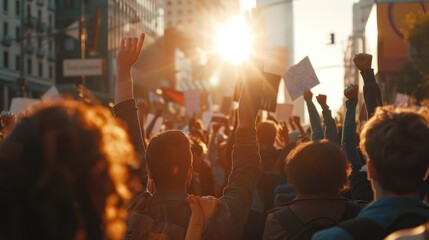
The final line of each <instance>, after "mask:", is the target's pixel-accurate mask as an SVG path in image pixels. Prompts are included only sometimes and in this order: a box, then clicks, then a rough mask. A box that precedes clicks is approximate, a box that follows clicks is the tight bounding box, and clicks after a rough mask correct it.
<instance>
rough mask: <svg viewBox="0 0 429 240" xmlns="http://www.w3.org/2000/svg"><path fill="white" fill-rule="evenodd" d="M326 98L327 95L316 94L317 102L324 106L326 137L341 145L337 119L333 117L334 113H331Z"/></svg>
mask: <svg viewBox="0 0 429 240" xmlns="http://www.w3.org/2000/svg"><path fill="white" fill-rule="evenodd" d="M326 98H327V96H326V95H323V94H319V95H318V96H316V100H317V102H318V103H319V105H320V106H321V107H322V115H323V122H324V124H325V137H326V139H328V140H329V141H331V142H334V143H337V144H338V145H340V144H341V141H340V136H338V128H337V124H336V123H335V120H334V118H333V117H332V113H331V110H330V109H329V106H328V104H327V103H326Z"/></svg>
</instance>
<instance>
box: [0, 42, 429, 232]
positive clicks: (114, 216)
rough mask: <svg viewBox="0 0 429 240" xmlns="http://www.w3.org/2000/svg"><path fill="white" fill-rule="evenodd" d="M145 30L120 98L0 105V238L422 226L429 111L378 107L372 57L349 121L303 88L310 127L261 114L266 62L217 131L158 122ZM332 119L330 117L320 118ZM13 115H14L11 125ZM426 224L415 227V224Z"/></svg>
mask: <svg viewBox="0 0 429 240" xmlns="http://www.w3.org/2000/svg"><path fill="white" fill-rule="evenodd" d="M144 37H145V35H144V34H142V35H141V36H140V38H124V39H123V40H122V42H121V48H120V51H119V54H118V57H117V79H116V83H115V106H114V107H113V110H112V111H110V110H109V109H108V108H105V107H103V106H100V105H96V104H89V103H85V102H79V101H61V102H58V101H57V102H51V103H45V104H41V105H38V106H36V107H34V108H32V109H31V110H29V111H27V113H26V115H25V116H22V117H20V119H15V118H14V116H12V115H10V114H2V116H1V120H2V125H3V126H5V130H6V131H5V133H4V134H5V137H4V139H3V141H2V143H1V146H0V191H1V192H2V197H0V206H1V207H0V239H74V240H84V239H130V240H131V239H186V240H191V239H266V240H268V239H384V238H385V237H387V236H389V235H390V234H392V233H394V235H393V236H391V237H390V238H389V239H403V238H401V237H403V235H410V234H415V233H416V231H411V232H410V231H405V232H398V230H402V229H407V228H413V227H418V226H420V229H422V228H423V231H420V232H419V233H420V234H423V233H422V232H425V229H426V228H425V225H424V224H425V223H426V222H428V221H429V206H428V205H426V203H425V202H424V201H425V199H426V196H427V193H428V190H429V188H428V181H427V175H428V173H429V172H428V165H429V113H428V111H427V110H425V109H421V110H420V111H417V110H413V109H408V108H394V107H392V106H383V102H382V96H381V92H380V88H379V86H378V84H377V82H376V80H375V76H374V71H373V70H372V68H371V64H372V56H371V55H368V54H358V55H356V56H355V58H354V62H355V65H356V67H357V69H358V70H359V71H360V72H361V75H362V77H363V79H364V86H363V98H364V101H365V105H366V110H367V113H368V121H366V123H360V122H359V123H356V119H355V116H356V107H357V104H358V96H359V89H358V86H357V85H351V86H348V87H347V88H346V89H345V90H344V96H345V98H346V99H347V100H346V102H345V105H346V115H345V120H344V123H341V124H338V123H337V122H336V120H335V119H334V118H333V117H332V113H331V111H330V109H329V106H328V105H327V96H326V95H318V96H316V97H315V99H316V101H317V102H318V104H320V106H321V108H322V110H323V112H322V118H321V117H320V116H319V114H318V112H317V109H316V107H315V104H314V103H313V93H312V92H311V91H310V90H308V91H306V92H305V93H304V95H303V97H304V99H305V102H306V106H307V110H308V113H309V117H310V123H311V126H310V128H309V130H307V131H306V130H305V129H304V128H303V126H301V121H300V119H299V118H298V117H293V118H291V119H290V121H289V122H279V121H277V120H276V119H275V117H273V116H271V115H268V119H267V120H262V119H261V118H260V115H259V112H260V102H261V91H260V89H262V85H263V81H264V79H263V77H261V75H260V74H255V71H258V70H261V69H256V70H255V69H254V68H252V69H251V68H250V67H247V68H245V72H246V74H245V84H243V86H242V90H241V96H240V100H239V107H238V109H236V110H235V111H233V113H232V114H231V116H230V117H229V118H224V119H221V120H219V121H216V122H215V123H213V124H212V125H211V126H210V127H209V128H208V129H209V130H206V129H207V128H205V127H204V126H203V123H202V121H201V120H200V119H198V118H196V117H192V118H190V119H189V121H188V124H187V126H185V129H186V131H183V129H182V127H180V128H178V124H175V123H174V122H173V121H170V122H165V124H164V131H162V132H161V133H159V134H152V131H153V126H154V123H155V121H156V119H157V118H158V117H160V116H161V115H162V112H161V111H158V112H155V113H154V115H155V118H154V119H153V120H152V121H151V122H150V123H149V124H147V127H146V128H144V127H142V126H145V125H146V124H145V123H144V121H145V118H144V116H145V114H146V113H147V111H148V109H147V108H146V107H145V105H144V104H143V105H142V104H136V101H135V96H134V93H133V78H132V75H131V68H132V66H133V65H134V63H135V62H136V61H137V60H138V57H139V55H140V51H141V48H142V46H143V42H144ZM322 119H323V121H322ZM15 120H16V121H17V123H16V124H15ZM417 232H418V231H417Z"/></svg>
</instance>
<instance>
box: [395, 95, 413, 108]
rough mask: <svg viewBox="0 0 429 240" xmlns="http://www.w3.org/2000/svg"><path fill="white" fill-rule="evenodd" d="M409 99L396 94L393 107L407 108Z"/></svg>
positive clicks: (406, 96)
mask: <svg viewBox="0 0 429 240" xmlns="http://www.w3.org/2000/svg"><path fill="white" fill-rule="evenodd" d="M409 100H410V97H409V96H408V95H406V94H402V93H397V94H396V97H395V106H407V105H408V103H409Z"/></svg>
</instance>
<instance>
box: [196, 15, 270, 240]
mask: <svg viewBox="0 0 429 240" xmlns="http://www.w3.org/2000/svg"><path fill="white" fill-rule="evenodd" d="M252 14H253V13H252ZM252 16H255V15H252ZM255 66H256V67H255ZM262 69H263V68H262V67H261V64H258V63H255V65H254V66H246V68H245V82H244V84H243V88H242V91H241V97H240V101H239V108H238V129H237V132H236V134H235V144H234V146H233V152H232V171H231V174H230V176H229V180H228V185H227V186H226V188H225V190H224V195H223V196H222V197H221V198H220V199H219V207H218V210H217V211H216V213H215V214H214V215H213V216H212V217H211V218H210V219H209V220H208V225H206V226H207V228H206V231H205V233H204V234H203V239H204V238H205V236H210V239H239V238H240V236H241V231H242V229H243V227H244V223H245V221H246V219H247V216H248V213H249V209H250V206H251V203H252V197H253V194H254V190H255V188H256V183H257V180H258V176H259V162H260V160H261V158H260V156H259V148H258V145H257V143H256V129H255V121H256V116H257V115H258V111H259V107H260V104H261V89H262V83H263V75H262V71H261V70H262Z"/></svg>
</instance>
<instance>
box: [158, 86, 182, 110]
mask: <svg viewBox="0 0 429 240" xmlns="http://www.w3.org/2000/svg"><path fill="white" fill-rule="evenodd" d="M161 90H162V97H163V98H164V100H165V101H166V102H175V103H177V104H179V105H181V106H185V96H184V94H183V92H179V91H176V90H173V89H169V88H162V89H161Z"/></svg>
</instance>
